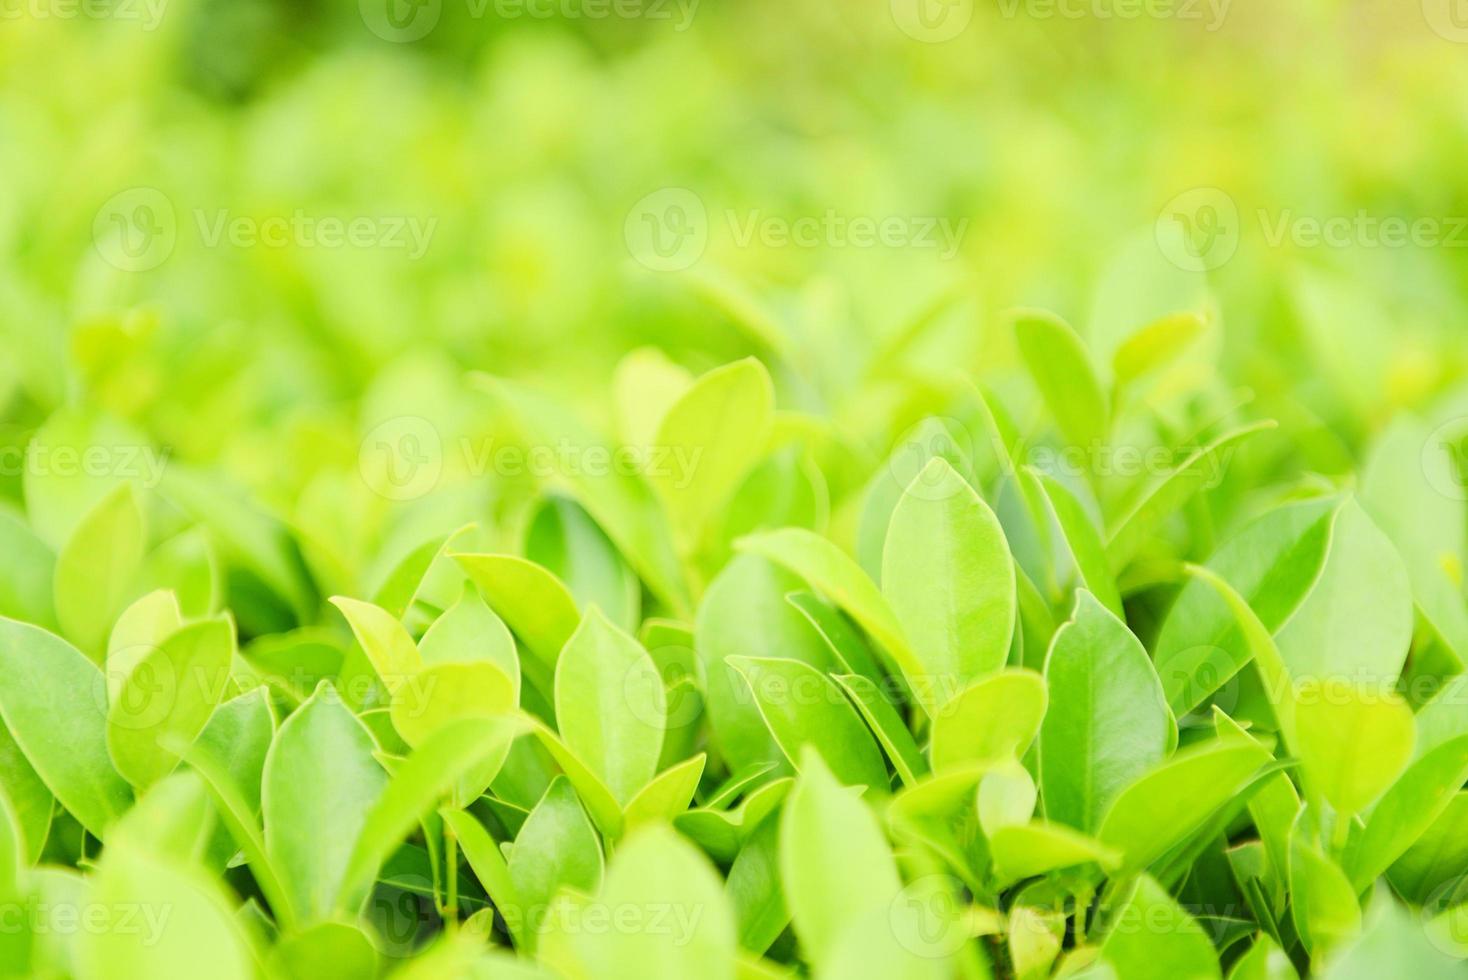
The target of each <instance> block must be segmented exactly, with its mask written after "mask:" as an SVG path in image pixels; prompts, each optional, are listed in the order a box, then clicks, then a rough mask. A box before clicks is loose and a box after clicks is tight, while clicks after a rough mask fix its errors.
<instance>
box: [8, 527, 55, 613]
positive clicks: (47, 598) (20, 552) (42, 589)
mask: <svg viewBox="0 0 1468 980" xmlns="http://www.w3.org/2000/svg"><path fill="white" fill-rule="evenodd" d="M0 554H4V555H6V560H5V562H4V563H3V564H0V616H7V617H11V618H14V619H20V620H24V621H26V622H29V623H35V624H36V625H38V626H41V627H44V628H46V629H52V630H54V629H56V628H57V627H56V612H55V606H54V604H53V602H52V592H53V582H54V581H55V577H56V556H55V555H54V554H52V552H51V548H50V546H48V545H47V544H46V542H45V541H43V540H41V537H40V536H39V535H38V534H36V533H35V532H34V531H32V530H31V529H30V527H28V526H27V525H26V523H25V521H24V520H23V519H22V518H21V517H20V516H18V515H16V514H12V513H10V511H9V509H7V508H0Z"/></svg>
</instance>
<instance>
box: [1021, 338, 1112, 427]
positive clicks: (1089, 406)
mask: <svg viewBox="0 0 1468 980" xmlns="http://www.w3.org/2000/svg"><path fill="white" fill-rule="evenodd" d="M1014 334H1015V340H1016V341H1017V342H1018V344H1019V353H1020V357H1021V358H1022V359H1023V360H1024V362H1025V367H1026V368H1028V369H1029V372H1030V376H1031V377H1032V378H1033V379H1034V381H1035V387H1037V388H1039V389H1040V395H1041V397H1042V398H1044V399H1045V404H1046V405H1047V406H1048V407H1049V409H1050V414H1051V415H1053V416H1054V417H1055V421H1056V423H1057V424H1058V425H1059V426H1060V431H1061V433H1062V434H1063V435H1064V436H1065V438H1066V439H1067V440H1068V441H1069V442H1070V443H1071V444H1073V445H1076V446H1080V447H1081V448H1082V449H1085V450H1087V451H1090V450H1092V449H1096V448H1099V447H1100V446H1101V445H1102V444H1103V443H1104V442H1105V441H1106V437H1107V433H1108V430H1109V428H1110V423H1109V416H1110V408H1109V406H1108V404H1107V401H1106V394H1105V392H1104V391H1103V390H1102V388H1101V382H1100V381H1099V380H1098V379H1097V378H1096V372H1095V371H1094V370H1093V369H1092V367H1091V359H1090V355H1089V354H1088V353H1087V352H1086V348H1085V345H1084V344H1082V343H1081V338H1080V337H1078V336H1076V332H1075V331H1074V330H1072V329H1071V328H1070V327H1069V326H1068V325H1067V324H1066V323H1064V322H1063V321H1062V320H1060V319H1059V318H1058V317H1056V316H1053V315H1052V314H1049V313H1045V312H1042V311H1040V310H1020V311H1017V312H1016V313H1015V314H1014Z"/></svg>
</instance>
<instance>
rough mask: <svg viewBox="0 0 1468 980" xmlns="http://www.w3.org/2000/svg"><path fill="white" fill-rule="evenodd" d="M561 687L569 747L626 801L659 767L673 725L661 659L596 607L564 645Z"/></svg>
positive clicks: (559, 713) (559, 702)
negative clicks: (654, 657)
mask: <svg viewBox="0 0 1468 980" xmlns="http://www.w3.org/2000/svg"><path fill="white" fill-rule="evenodd" d="M555 689H556V690H555V698H556V717H557V718H558V719H559V723H560V728H561V738H562V740H563V741H564V742H565V744H566V747H567V748H569V749H570V750H571V751H572V752H574V753H575V754H576V756H577V757H578V758H579V759H581V761H582V762H584V763H585V764H586V765H587V766H588V767H589V768H590V769H591V771H592V772H594V773H596V774H597V776H598V777H599V778H600V779H601V781H602V782H603V783H605V784H606V786H607V789H609V790H611V793H612V795H613V796H614V797H616V798H617V800H618V802H620V803H626V802H627V801H628V800H630V799H632V797H633V796H635V795H636V794H637V791H638V790H640V789H642V787H644V786H646V785H647V784H648V782H649V781H650V780H651V779H652V777H653V776H655V775H656V774H657V765H658V755H659V754H660V753H661V751H662V746H663V730H664V728H665V727H666V725H667V701H666V695H665V693H664V691H663V679H662V675H660V674H659V673H658V669H657V665H656V664H654V663H653V661H652V658H651V657H650V656H648V654H647V651H646V650H644V649H642V645H641V644H639V643H638V642H637V641H636V640H635V639H633V638H632V637H630V636H628V635H627V634H626V633H624V632H622V631H621V630H619V629H617V628H616V627H615V626H613V625H612V624H611V623H610V622H608V621H607V618H606V617H605V616H603V615H602V614H601V612H600V610H598V609H596V608H595V607H593V608H592V609H591V610H590V611H588V612H587V614H586V618H585V619H584V620H582V622H581V626H580V628H578V629H577V630H576V632H575V633H574V634H572V636H571V638H570V639H569V640H567V641H566V648H565V649H564V650H562V651H561V656H560V660H559V661H558V662H557V664H556V683H555Z"/></svg>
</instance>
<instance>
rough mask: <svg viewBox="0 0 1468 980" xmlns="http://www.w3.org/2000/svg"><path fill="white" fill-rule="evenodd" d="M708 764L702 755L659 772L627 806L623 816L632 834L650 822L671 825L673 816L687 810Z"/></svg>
mask: <svg viewBox="0 0 1468 980" xmlns="http://www.w3.org/2000/svg"><path fill="white" fill-rule="evenodd" d="M707 762H708V756H706V755H704V754H703V753H702V752H700V753H699V754H698V755H696V756H694V757H693V758H691V759H684V760H683V761H682V762H679V763H677V764H676V765H674V766H672V767H671V768H669V769H666V770H664V771H663V772H660V773H658V775H657V777H656V778H654V779H653V781H652V782H650V783H648V784H647V785H646V786H644V787H642V789H640V790H639V791H638V793H637V795H636V796H634V797H632V799H631V800H630V801H629V802H628V803H627V808H626V811H625V814H624V818H625V821H626V829H627V830H629V831H630V830H632V829H634V828H636V827H640V826H641V825H643V824H647V823H671V822H672V820H673V818H674V817H676V816H677V815H678V814H680V813H682V812H683V811H684V810H686V809H688V804H690V803H692V802H693V794H694V792H695V791H697V789H698V781H699V779H701V778H702V777H703V769H704V765H705V764H706V763H707Z"/></svg>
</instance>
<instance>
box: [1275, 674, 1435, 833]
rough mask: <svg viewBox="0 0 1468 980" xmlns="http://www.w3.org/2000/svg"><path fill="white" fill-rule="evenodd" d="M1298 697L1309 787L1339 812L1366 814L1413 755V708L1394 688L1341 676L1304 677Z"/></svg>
mask: <svg viewBox="0 0 1468 980" xmlns="http://www.w3.org/2000/svg"><path fill="white" fill-rule="evenodd" d="M1294 697H1295V729H1296V744H1295V746H1294V749H1295V751H1296V752H1297V753H1298V754H1299V756H1300V766H1301V769H1302V771H1303V774H1304V777H1305V780H1306V783H1305V785H1306V788H1307V790H1313V791H1314V792H1316V793H1319V794H1320V795H1321V796H1322V797H1323V798H1324V799H1325V800H1326V801H1327V802H1329V803H1330V805H1331V806H1332V807H1333V808H1334V809H1335V810H1336V811H1337V812H1338V813H1341V814H1356V813H1360V812H1362V811H1363V810H1365V809H1366V807H1368V806H1370V805H1371V804H1372V803H1374V802H1375V801H1376V800H1377V798H1378V797H1380V796H1381V794H1382V793H1384V792H1386V789H1387V787H1388V786H1390V785H1391V784H1392V782H1393V781H1394V780H1395V779H1396V778H1397V776H1399V775H1400V774H1401V772H1402V770H1403V769H1404V768H1406V765H1407V762H1408V761H1409V760H1410V759H1411V758H1412V744H1413V741H1414V740H1415V738H1416V729H1415V727H1414V725H1413V722H1412V711H1411V709H1410V708H1408V707H1407V704H1406V702H1404V701H1403V700H1402V699H1401V697H1400V696H1399V695H1397V694H1396V693H1395V692H1393V691H1392V690H1390V689H1389V688H1383V687H1380V686H1377V685H1373V684H1366V685H1362V684H1353V683H1349V682H1347V681H1344V680H1338V679H1326V680H1324V681H1317V680H1307V681H1303V682H1301V683H1300V684H1298V685H1296V687H1295V691H1294Z"/></svg>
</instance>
